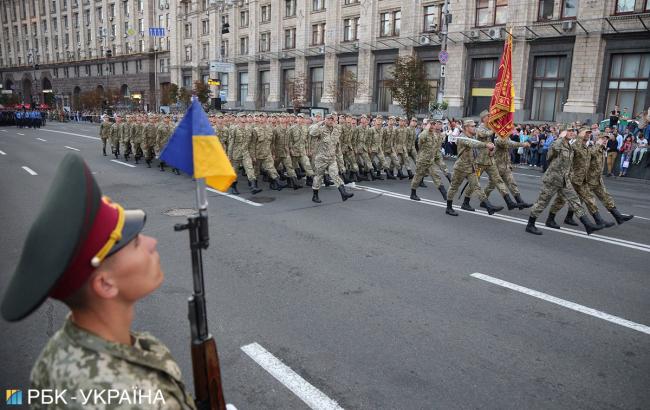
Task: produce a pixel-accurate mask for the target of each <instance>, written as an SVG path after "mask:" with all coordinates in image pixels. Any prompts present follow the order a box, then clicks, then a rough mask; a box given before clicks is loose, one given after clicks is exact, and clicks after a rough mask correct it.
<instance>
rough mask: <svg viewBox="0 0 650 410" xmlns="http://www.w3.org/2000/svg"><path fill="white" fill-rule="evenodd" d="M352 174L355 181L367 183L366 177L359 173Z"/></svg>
mask: <svg viewBox="0 0 650 410" xmlns="http://www.w3.org/2000/svg"><path fill="white" fill-rule="evenodd" d="M354 174H355V177H356V179H357V181H358V182H361V181H367V180H368V177H367V176H365V175H363V174H360V173H358V172H355V173H354Z"/></svg>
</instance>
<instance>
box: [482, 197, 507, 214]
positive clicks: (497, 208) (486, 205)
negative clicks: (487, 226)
mask: <svg viewBox="0 0 650 410" xmlns="http://www.w3.org/2000/svg"><path fill="white" fill-rule="evenodd" d="M480 205H481V208H485V209H486V210H487V211H488V214H490V215H492V214H494V213H495V212H499V211H501V210H502V209H503V207H502V206H494V205H492V204H491V203H490V200H489V199H486V200H485V201H483V202H481V204H480Z"/></svg>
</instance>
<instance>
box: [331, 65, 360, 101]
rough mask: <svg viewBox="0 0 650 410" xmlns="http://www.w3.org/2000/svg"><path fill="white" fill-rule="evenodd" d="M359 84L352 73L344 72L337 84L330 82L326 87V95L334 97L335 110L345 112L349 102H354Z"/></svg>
mask: <svg viewBox="0 0 650 410" xmlns="http://www.w3.org/2000/svg"><path fill="white" fill-rule="evenodd" d="M358 86H359V82H358V81H357V76H356V75H355V74H354V73H353V72H352V71H347V70H346V71H344V72H343V75H342V76H340V77H339V83H338V84H337V83H335V82H332V83H330V84H329V85H328V86H327V92H328V94H330V95H332V96H334V98H335V100H336V101H337V103H336V109H337V110H345V109H347V108H348V107H349V105H350V104H348V103H349V102H351V101H352V102H354V97H355V95H356V93H357V87H358Z"/></svg>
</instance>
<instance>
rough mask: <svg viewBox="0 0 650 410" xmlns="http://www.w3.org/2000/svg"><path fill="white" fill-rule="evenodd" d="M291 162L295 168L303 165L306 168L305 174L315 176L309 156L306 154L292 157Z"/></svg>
mask: <svg viewBox="0 0 650 410" xmlns="http://www.w3.org/2000/svg"><path fill="white" fill-rule="evenodd" d="M291 162H292V163H293V167H294V168H298V167H302V169H304V170H305V175H307V176H308V177H313V176H314V170H313V169H312V168H311V163H310V162H309V157H308V156H307V155H305V154H302V155H300V156H293V157H291Z"/></svg>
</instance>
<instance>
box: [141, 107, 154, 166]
mask: <svg viewBox="0 0 650 410" xmlns="http://www.w3.org/2000/svg"><path fill="white" fill-rule="evenodd" d="M145 121H146V120H145ZM156 132H157V126H156V118H155V117H154V116H153V115H151V116H149V121H148V122H145V126H144V135H143V138H142V150H143V151H144V160H145V161H146V162H147V168H151V161H153V159H154V157H155V155H156V153H155V147H156Z"/></svg>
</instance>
